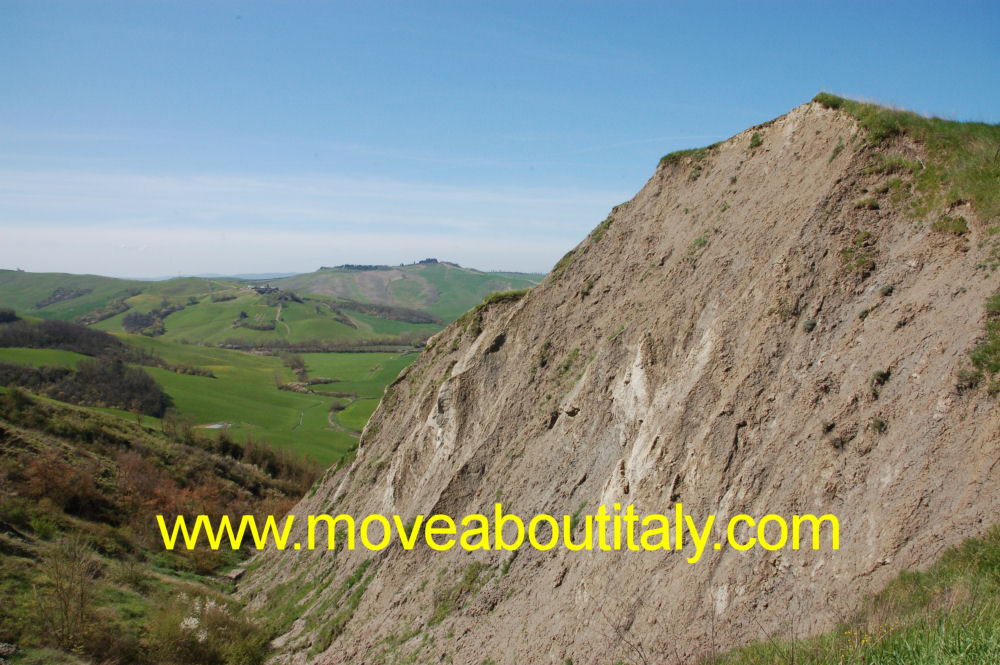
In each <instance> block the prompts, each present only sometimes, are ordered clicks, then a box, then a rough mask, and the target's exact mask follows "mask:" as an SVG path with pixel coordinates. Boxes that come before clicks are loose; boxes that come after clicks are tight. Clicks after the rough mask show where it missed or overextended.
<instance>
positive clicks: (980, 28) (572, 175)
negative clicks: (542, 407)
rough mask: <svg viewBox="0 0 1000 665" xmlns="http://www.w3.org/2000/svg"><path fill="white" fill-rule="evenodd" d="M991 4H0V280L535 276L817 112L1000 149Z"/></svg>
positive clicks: (999, 89)
mask: <svg viewBox="0 0 1000 665" xmlns="http://www.w3.org/2000/svg"><path fill="white" fill-rule="evenodd" d="M998 34H1000V3H995V2H992V3H991V2H981V3H947V4H946V3H917V2H893V3H888V2H887V3H874V2H864V3H853V4H852V3H846V2H826V3H817V2H814V3H712V4H709V3H628V2H614V3H612V2H607V3H588V2H581V3H568V2H565V3H564V2H559V3H554V2H551V3H550V2H529V3H516V2H515V3H511V2H509V3H503V4H500V3H491V4H487V3H477V2H449V3H438V2H433V3H426V2H420V3H418V2H407V3H403V2H395V3H383V2H371V1H369V2H282V3H278V2H206V1H202V2H154V1H142V2H135V1H130V2H100V3H97V2H85V1H83V0H78V1H65V2H46V1H44V0H30V1H29V2H10V1H8V0H0V238H2V242H0V267H5V268H13V267H23V268H25V269H28V270H33V271H56V270H60V271H69V272H95V273H101V274H112V275H124V276H154V275H175V274H192V273H241V272H244V273H245V272H272V271H290V272H291V271H308V270H312V269H315V268H316V267H318V266H319V265H331V264H338V263H400V262H404V261H405V262H409V261H412V260H417V259H421V258H424V257H426V256H434V257H437V258H440V259H449V260H453V261H457V262H459V263H462V264H463V265H470V266H473V267H478V268H482V269H512V270H532V271H546V270H548V269H549V268H550V267H551V265H552V264H553V263H554V262H555V260H557V259H558V258H559V257H560V256H561V255H562V254H563V253H565V252H566V251H567V250H568V249H569V248H570V247H572V246H573V245H575V244H576V243H577V242H578V241H579V240H580V239H581V238H582V237H583V236H584V234H586V233H587V232H588V231H589V230H590V229H591V228H592V227H593V226H595V225H596V224H597V223H598V222H599V221H600V220H601V219H603V218H604V217H605V216H606V214H607V212H608V211H609V209H610V208H611V207H612V206H614V205H615V204H617V203H620V202H622V201H624V200H626V199H628V198H630V197H631V196H632V195H633V194H634V193H635V192H636V191H637V190H638V189H639V188H640V187H641V186H642V185H643V184H644V183H645V181H646V180H647V179H648V178H649V176H650V175H652V172H653V169H654V167H655V165H656V162H657V160H658V159H659V157H660V156H661V155H663V154H664V153H667V152H670V151H672V150H675V149H678V148H682V147H691V146H697V145H704V144H707V143H712V142H714V141H716V140H719V139H723V138H726V137H728V136H731V135H732V134H734V133H736V132H739V131H740V130H742V129H744V128H745V127H747V126H749V125H752V124H755V123H758V122H763V121H765V120H768V119H770V118H772V117H775V116H778V115H780V114H782V113H784V112H786V111H788V110H789V109H791V108H792V107H794V106H797V105H798V104H801V103H804V102H806V101H808V100H809V99H810V98H811V97H812V96H813V95H815V94H816V93H817V92H819V91H820V90H830V91H833V92H836V93H839V94H843V95H847V96H853V97H859V98H864V99H870V100H874V101H878V102H881V103H886V104H892V105H896V106H901V107H905V108H909V109H912V110H915V111H919V112H922V113H927V114H934V115H939V116H943V117H948V118H955V119H961V120H981V121H986V122H992V123H996V122H1000V39H998V38H997V35H998Z"/></svg>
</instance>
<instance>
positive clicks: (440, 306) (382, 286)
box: [272, 262, 545, 321]
mask: <svg viewBox="0 0 1000 665" xmlns="http://www.w3.org/2000/svg"><path fill="white" fill-rule="evenodd" d="M371 268H372V269H361V268H359V267H357V266H353V267H348V266H342V267H337V268H321V269H320V270H317V271H316V272H312V273H307V274H303V275H295V276H293V277H284V278H282V279H278V280H274V281H273V282H272V283H273V284H274V285H275V286H278V287H280V288H283V289H290V290H293V291H297V292H301V293H310V294H316V295H327V296H336V297H341V298H350V299H351V300H357V301H359V302H371V303H379V304H386V305H397V306H400V307H408V308H412V309H419V310H422V311H426V312H430V313H431V314H434V315H436V316H439V317H441V318H442V319H444V320H446V321H451V320H453V319H456V318H458V317H459V315H461V314H462V313H464V312H465V311H467V310H468V309H469V308H470V307H473V306H474V305H477V304H478V303H480V302H481V301H482V299H483V298H484V297H486V296H487V295H488V294H490V293H493V292H494V291H509V290H512V289H523V288H528V287H530V286H533V285H535V284H537V283H538V282H540V281H541V280H542V278H543V277H545V275H540V274H534V273H512V272H480V271H479V270H472V269H471V268H463V267H461V266H457V265H455V264H453V263H445V262H436V263H416V264H411V265H404V266H377V267H376V266H372V267H371Z"/></svg>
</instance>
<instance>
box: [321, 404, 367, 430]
mask: <svg viewBox="0 0 1000 665" xmlns="http://www.w3.org/2000/svg"><path fill="white" fill-rule="evenodd" d="M351 404H354V400H351V402H350V403H349V404H348V405H347V406H350V405H351ZM326 420H327V422H329V423H330V429H333V430H336V431H338V432H344V433H345V434H354V435H355V436H360V435H361V432H359V431H357V430H353V429H350V428H348V427H344V426H343V425H341V424H340V423H339V422H338V421H337V416H336V415H335V412H334V411H333V410H330V411H328V412H327V414H326Z"/></svg>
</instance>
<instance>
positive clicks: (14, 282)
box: [0, 270, 151, 321]
mask: <svg viewBox="0 0 1000 665" xmlns="http://www.w3.org/2000/svg"><path fill="white" fill-rule="evenodd" d="M150 284H151V283H150V282H138V281H133V280H125V279H116V278H114V277H100V276H98V275H70V274H66V273H33V272H21V271H18V270H0V307H9V308H11V309H15V310H17V311H18V312H21V313H22V314H28V315H32V316H38V317H41V318H46V319H62V320H66V321H70V320H72V319H74V318H76V317H77V316H81V315H83V314H85V313H87V312H89V311H92V310H94V309H96V308H98V307H103V306H104V305H106V304H107V303H108V302H109V301H111V300H115V299H118V298H126V297H128V296H130V295H134V294H136V293H139V292H141V291H142V290H143V289H144V288H147V287H148V286H149V285H150Z"/></svg>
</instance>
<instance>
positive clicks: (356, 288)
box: [0, 263, 541, 351]
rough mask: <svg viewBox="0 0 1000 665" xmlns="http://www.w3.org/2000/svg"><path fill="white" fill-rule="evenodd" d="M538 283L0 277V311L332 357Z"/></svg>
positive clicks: (326, 274)
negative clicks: (497, 293) (321, 352)
mask: <svg viewBox="0 0 1000 665" xmlns="http://www.w3.org/2000/svg"><path fill="white" fill-rule="evenodd" d="M539 279H541V275H531V274H521V273H483V272H480V271H477V270H471V269H468V268H461V267H459V266H456V265H454V264H450V263H432V264H429V263H421V264H413V265H408V266H400V267H398V268H389V267H381V268H377V269H362V268H356V269H355V268H333V269H322V270H320V271H317V272H315V273H309V274H304V275H296V276H293V277H286V278H282V279H277V280H271V281H266V280H260V281H247V280H238V279H236V278H218V279H216V278H204V277H179V278H174V279H169V280H163V281H152V282H145V281H136V280H121V279H115V278H110V277H99V276H95V275H69V274H63V273H26V272H20V271H12V270H4V271H0V308H11V309H14V310H17V311H18V312H20V313H21V314H22V315H29V316H34V317H39V318H44V319H61V320H67V321H76V322H79V323H84V324H86V325H92V326H94V327H96V328H97V329H99V330H105V331H108V332H142V333H143V334H147V335H150V336H155V337H162V338H163V339H165V340H169V341H175V342H182V343H190V344H204V345H209V346H226V347H230V348H296V349H301V350H313V351H316V350H334V349H342V348H362V347H365V346H370V345H375V346H387V347H401V346H403V347H405V346H411V345H412V344H413V343H415V342H417V343H419V342H422V340H424V339H426V338H427V337H428V336H429V335H431V334H433V333H435V332H437V331H438V330H440V329H441V327H442V326H443V325H444V324H446V323H447V322H449V321H451V320H453V319H455V318H457V317H458V316H459V315H460V314H462V313H463V312H465V311H466V310H468V309H469V308H470V307H472V306H474V305H476V304H477V303H479V302H480V301H481V300H482V299H483V297H484V296H486V295H487V294H488V293H491V292H494V291H503V290H507V289H513V288H524V287H527V286H531V285H532V284H535V283H537V281H538V280H539Z"/></svg>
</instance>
